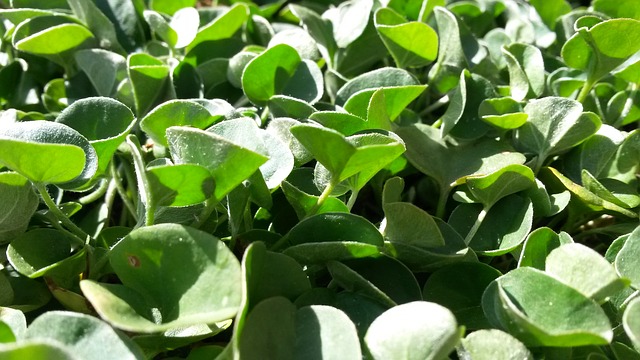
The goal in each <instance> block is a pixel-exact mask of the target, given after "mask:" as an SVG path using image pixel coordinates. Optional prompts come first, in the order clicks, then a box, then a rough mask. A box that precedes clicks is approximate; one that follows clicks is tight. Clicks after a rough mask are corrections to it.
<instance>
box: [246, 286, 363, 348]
mask: <svg viewBox="0 0 640 360" xmlns="http://www.w3.org/2000/svg"><path fill="white" fill-rule="evenodd" d="M274 322H277V323H278V326H273V324H274ZM269 339H275V340H269ZM237 352H238V356H240V357H241V358H242V359H264V357H265V356H266V357H269V358H274V359H283V360H286V359H310V358H316V357H321V358H325V357H328V358H334V357H336V358H338V357H339V358H341V359H353V360H356V359H360V358H362V353H361V351H360V342H359V340H358V335H357V332H356V327H355V325H354V324H353V322H351V320H349V317H347V315H345V314H344V313H343V312H342V311H340V310H338V309H336V308H333V307H331V306H322V305H312V306H308V307H302V308H300V309H298V310H296V308H295V306H294V305H293V304H292V303H291V302H289V301H288V300H287V299H285V298H283V297H272V298H269V299H267V300H264V301H262V302H261V303H259V304H258V305H257V306H256V307H255V308H254V309H253V311H252V312H251V313H249V316H248V317H247V321H246V323H245V327H244V330H243V332H242V335H241V337H240V341H239V346H238V349H237Z"/></svg>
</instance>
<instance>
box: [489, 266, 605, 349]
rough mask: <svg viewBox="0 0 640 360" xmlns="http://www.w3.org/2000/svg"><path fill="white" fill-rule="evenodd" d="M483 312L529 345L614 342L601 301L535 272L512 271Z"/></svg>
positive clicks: (493, 288) (493, 291)
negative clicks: (597, 301)
mask: <svg viewBox="0 0 640 360" xmlns="http://www.w3.org/2000/svg"><path fill="white" fill-rule="evenodd" d="M482 307H483V309H484V312H485V314H486V316H487V318H488V319H489V321H490V322H491V323H492V324H493V325H494V326H497V327H499V328H501V329H504V330H505V331H507V332H509V333H510V334H512V335H513V336H515V337H516V338H518V339H519V340H520V341H522V342H523V343H524V344H525V345H527V346H560V347H570V346H581V345H604V344H608V343H609V342H611V339H612V337H613V332H612V330H611V324H610V323H609V319H608V318H607V315H606V314H605V313H604V311H603V310H602V308H601V307H600V306H599V305H598V304H597V303H596V302H594V301H593V300H591V299H589V298H587V297H586V296H584V295H582V294H581V293H580V292H578V291H577V290H575V289H574V288H572V287H570V286H568V285H565V284H564V283H562V282H560V280H557V279H555V278H554V277H552V276H550V275H547V274H545V273H544V272H542V271H540V270H537V269H534V268H531V267H523V268H518V269H515V270H511V271H510V272H508V273H507V274H505V275H503V276H501V277H500V278H498V279H496V280H495V281H494V282H492V283H491V284H490V285H489V286H488V287H487V289H486V291H485V293H484V295H483V297H482Z"/></svg>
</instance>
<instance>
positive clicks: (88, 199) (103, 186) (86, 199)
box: [78, 180, 109, 205]
mask: <svg viewBox="0 0 640 360" xmlns="http://www.w3.org/2000/svg"><path fill="white" fill-rule="evenodd" d="M108 187H109V181H107V180H102V181H101V182H100V185H99V186H98V187H97V188H96V189H95V190H94V191H93V192H91V193H90V194H88V195H85V196H83V197H81V198H80V199H78V202H79V203H80V204H82V205H87V204H91V203H92V202H94V201H96V200H98V199H100V198H101V197H102V196H103V195H104V194H105V193H106V192H107V188H108Z"/></svg>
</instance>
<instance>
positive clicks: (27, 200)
mask: <svg viewBox="0 0 640 360" xmlns="http://www.w3.org/2000/svg"><path fill="white" fill-rule="evenodd" d="M38 202H39V201H38V196H37V195H36V193H35V192H34V191H33V187H32V185H31V184H30V183H29V180H27V179H26V178H25V177H23V176H22V175H20V174H16V173H13V172H3V173H0V214H3V215H2V216H0V229H2V230H0V244H6V243H9V242H11V240H13V239H14V238H16V237H17V236H18V235H20V234H22V233H23V232H25V230H27V226H28V225H29V220H30V219H31V216H32V215H33V213H35V211H36V209H37V208H38Z"/></svg>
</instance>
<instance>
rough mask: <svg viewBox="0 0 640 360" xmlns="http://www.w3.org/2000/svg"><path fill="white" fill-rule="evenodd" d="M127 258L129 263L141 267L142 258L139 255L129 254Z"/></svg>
mask: <svg viewBox="0 0 640 360" xmlns="http://www.w3.org/2000/svg"><path fill="white" fill-rule="evenodd" d="M127 260H129V265H131V266H133V267H134V268H139V267H140V259H139V258H138V257H137V256H135V255H129V256H127Z"/></svg>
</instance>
